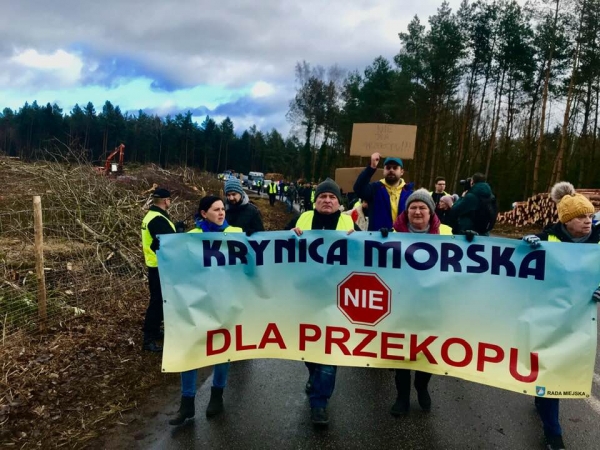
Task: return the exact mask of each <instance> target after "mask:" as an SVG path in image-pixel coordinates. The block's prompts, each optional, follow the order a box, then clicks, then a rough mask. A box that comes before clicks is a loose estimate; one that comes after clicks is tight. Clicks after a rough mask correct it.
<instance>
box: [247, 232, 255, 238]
mask: <svg viewBox="0 0 600 450" xmlns="http://www.w3.org/2000/svg"><path fill="white" fill-rule="evenodd" d="M252 233H254V230H246V236H248V237H250V236H252Z"/></svg>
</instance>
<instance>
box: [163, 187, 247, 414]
mask: <svg viewBox="0 0 600 450" xmlns="http://www.w3.org/2000/svg"><path fill="white" fill-rule="evenodd" d="M223 232H227V233H241V232H242V229H241V228H238V227H232V226H229V224H228V223H227V221H226V220H225V204H224V203H223V200H221V199H220V198H219V197H215V196H208V197H204V198H203V199H202V200H200V205H199V206H198V214H197V215H196V227H195V228H194V229H192V230H190V231H189V233H223ZM228 373H229V363H223V364H216V365H215V366H214V368H213V384H212V387H211V389H210V400H209V402H208V407H207V408H206V417H212V416H216V415H217V414H219V413H221V412H223V409H224V407H223V389H224V388H225V386H226V384H227V375H228ZM197 377H198V370H197V369H194V370H188V371H187V372H182V374H181V405H180V407H179V411H177V416H176V417H175V418H174V419H173V420H170V421H169V424H171V425H181V424H182V423H184V422H185V420H186V419H190V418H192V417H194V415H195V413H196V410H195V398H196V379H197Z"/></svg>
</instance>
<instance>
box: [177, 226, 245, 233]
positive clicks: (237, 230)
mask: <svg viewBox="0 0 600 450" xmlns="http://www.w3.org/2000/svg"><path fill="white" fill-rule="evenodd" d="M243 232H244V230H242V229H241V228H240V227H232V226H231V225H229V226H228V227H227V228H225V229H224V230H223V233H243ZM188 233H204V231H202V228H193V229H191V230H190V231H188Z"/></svg>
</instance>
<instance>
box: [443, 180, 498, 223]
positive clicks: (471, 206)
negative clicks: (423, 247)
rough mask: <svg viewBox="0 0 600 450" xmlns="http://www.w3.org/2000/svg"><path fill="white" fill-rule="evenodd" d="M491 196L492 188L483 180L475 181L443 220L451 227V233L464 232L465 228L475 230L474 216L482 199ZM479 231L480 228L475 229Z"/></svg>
mask: <svg viewBox="0 0 600 450" xmlns="http://www.w3.org/2000/svg"><path fill="white" fill-rule="evenodd" d="M491 196H492V188H491V187H490V185H489V184H487V183H485V182H480V183H475V184H474V185H473V186H472V187H471V189H469V192H467V194H466V195H465V196H464V197H462V198H460V199H459V200H458V201H457V202H456V203H455V204H454V206H452V208H451V209H450V213H449V214H447V215H446V217H445V220H446V222H447V224H448V225H450V226H451V227H452V233H454V234H465V231H467V230H475V223H476V220H475V217H474V215H476V214H478V213H479V204H480V202H481V201H482V200H485V199H489V198H490V197H491ZM475 231H477V232H479V233H480V234H481V232H480V230H475Z"/></svg>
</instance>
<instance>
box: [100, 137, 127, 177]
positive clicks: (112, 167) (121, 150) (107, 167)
mask: <svg viewBox="0 0 600 450" xmlns="http://www.w3.org/2000/svg"><path fill="white" fill-rule="evenodd" d="M117 153H118V154H119V162H118V163H113V162H112V160H113V159H114V157H115V156H116V155H117ZM124 157H125V144H121V145H119V146H118V147H115V149H114V150H113V151H112V152H111V153H110V155H108V158H106V162H105V163H104V167H96V168H95V169H96V170H97V171H98V172H100V173H102V174H103V175H106V176H108V175H111V174H114V175H120V174H122V173H123V158H124Z"/></svg>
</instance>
